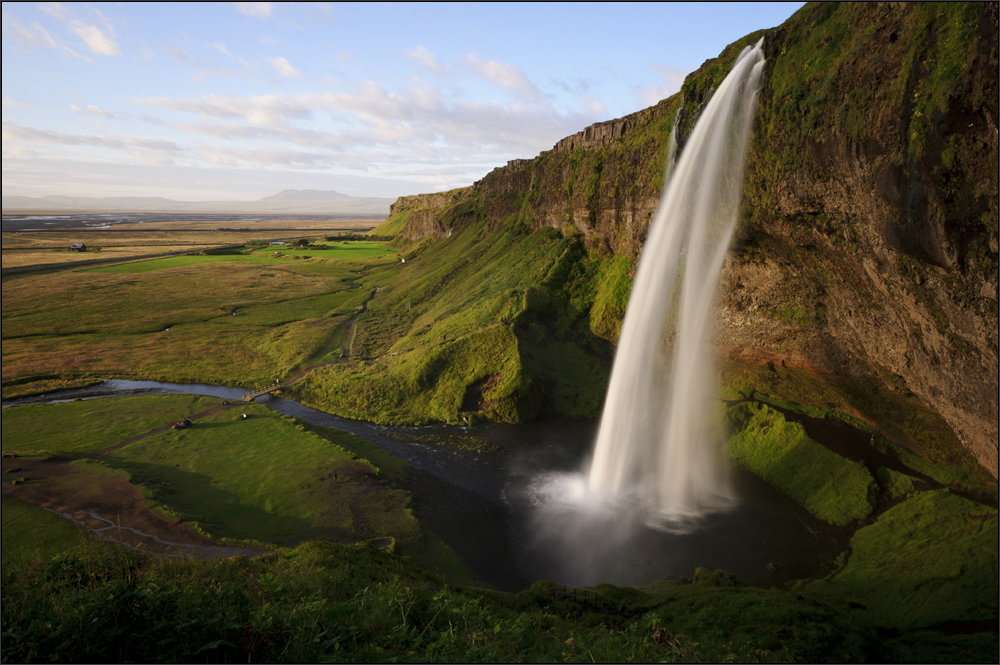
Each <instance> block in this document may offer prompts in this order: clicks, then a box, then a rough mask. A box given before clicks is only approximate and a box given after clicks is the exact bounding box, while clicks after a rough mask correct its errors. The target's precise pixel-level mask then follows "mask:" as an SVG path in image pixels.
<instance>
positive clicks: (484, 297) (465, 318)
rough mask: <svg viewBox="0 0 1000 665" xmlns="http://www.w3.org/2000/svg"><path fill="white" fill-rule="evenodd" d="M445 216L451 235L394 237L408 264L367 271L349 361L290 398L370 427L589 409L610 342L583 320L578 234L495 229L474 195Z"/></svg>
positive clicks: (586, 279) (585, 276) (588, 270)
mask: <svg viewBox="0 0 1000 665" xmlns="http://www.w3.org/2000/svg"><path fill="white" fill-rule="evenodd" d="M401 214H402V213H401ZM390 221H391V219H390ZM448 222H449V224H450V225H451V233H450V235H449V237H447V238H443V239H432V238H428V239H425V240H423V241H421V242H419V243H414V242H407V241H405V240H403V239H401V240H398V241H397V243H396V244H397V246H398V248H399V249H400V250H401V251H400V253H401V256H402V257H403V258H404V259H406V262H405V263H400V264H397V265H394V266H392V267H385V268H378V267H375V268H372V269H369V270H368V271H366V272H365V273H364V275H363V276H362V278H361V279H362V280H363V282H364V284H365V285H366V287H367V288H372V289H374V288H376V287H378V288H379V290H378V293H377V294H376V297H375V298H374V299H373V300H372V301H371V302H370V303H369V305H368V310H367V311H366V312H365V313H364V314H363V315H362V316H361V317H360V318H359V322H358V328H357V333H356V337H355V340H354V344H353V347H352V357H353V358H354V359H356V361H355V362H353V363H351V364H348V365H344V366H337V367H330V368H326V369H324V370H322V371H320V372H315V373H314V374H313V375H311V376H310V377H308V378H307V379H306V380H305V381H303V382H302V383H300V384H297V385H296V386H295V389H294V390H295V392H296V394H298V395H299V396H301V397H302V398H303V399H305V400H306V401H308V402H310V403H311V404H314V405H317V406H319V407H320V408H323V409H325V410H328V411H332V412H334V413H339V414H342V415H348V416H351V417H364V418H365V419H369V420H375V421H376V422H400V423H401V422H430V421H440V422H465V421H466V419H476V418H480V419H482V418H486V419H490V420H494V421H505V422H519V421H524V420H528V419H532V418H534V417H537V416H538V415H539V414H540V413H542V412H543V411H550V412H556V413H563V414H567V415H574V416H577V417H586V416H593V415H595V414H596V410H597V409H598V408H599V403H600V399H601V394H602V392H603V386H604V384H605V383H606V381H607V371H608V370H607V363H608V356H609V349H608V347H607V345H606V343H605V342H603V341H602V340H600V339H599V338H597V337H596V336H594V335H593V333H591V331H590V329H589V326H588V318H589V312H588V308H589V301H590V300H591V299H592V295H591V292H592V291H593V290H594V282H595V278H596V277H598V276H599V267H598V266H597V265H596V264H595V262H594V261H592V260H591V259H590V258H588V256H587V253H586V251H585V249H584V248H583V247H582V245H581V243H580V241H579V239H578V238H574V237H563V236H562V234H560V233H559V232H556V231H554V230H552V229H547V230H543V231H539V232H534V233H532V232H531V231H530V230H529V229H528V227H527V226H526V225H524V224H523V223H522V222H520V221H519V220H517V219H512V220H510V222H509V223H508V224H507V225H506V226H504V227H503V228H501V229H499V230H496V231H495V232H492V233H491V232H489V230H488V229H487V228H486V222H485V216H484V214H483V211H482V207H481V206H480V204H479V203H478V201H477V200H476V199H475V198H469V199H467V200H464V201H461V202H460V203H458V204H455V205H454V207H453V208H452V209H450V210H449V211H448Z"/></svg>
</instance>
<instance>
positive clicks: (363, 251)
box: [254, 240, 399, 261]
mask: <svg viewBox="0 0 1000 665" xmlns="http://www.w3.org/2000/svg"><path fill="white" fill-rule="evenodd" d="M322 244H324V245H326V246H327V247H329V249H308V248H299V247H293V246H292V245H286V246H284V247H264V248H261V249H258V250H255V251H254V254H255V255H260V256H263V255H268V254H273V253H274V252H276V251H278V252H281V253H282V254H286V255H294V256H308V257H312V258H321V259H370V258H374V257H377V256H383V255H387V254H391V253H392V252H393V250H391V249H390V248H388V247H386V246H385V245H384V244H383V243H380V242H370V241H366V240H354V241H349V242H325V243H322ZM392 260H393V261H398V260H399V257H398V256H394V257H392Z"/></svg>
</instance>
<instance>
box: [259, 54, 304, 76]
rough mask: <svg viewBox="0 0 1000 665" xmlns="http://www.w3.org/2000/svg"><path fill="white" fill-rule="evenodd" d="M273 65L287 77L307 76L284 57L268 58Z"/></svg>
mask: <svg viewBox="0 0 1000 665" xmlns="http://www.w3.org/2000/svg"><path fill="white" fill-rule="evenodd" d="M266 60H267V61H268V62H270V63H271V66H272V67H274V68H275V69H276V70H278V73H279V74H281V75H282V76H284V77H285V78H299V79H301V78H305V75H304V74H303V73H302V72H300V71H299V70H298V69H296V68H295V67H293V66H292V63H290V62H288V60H285V59H284V58H280V57H279V58H266Z"/></svg>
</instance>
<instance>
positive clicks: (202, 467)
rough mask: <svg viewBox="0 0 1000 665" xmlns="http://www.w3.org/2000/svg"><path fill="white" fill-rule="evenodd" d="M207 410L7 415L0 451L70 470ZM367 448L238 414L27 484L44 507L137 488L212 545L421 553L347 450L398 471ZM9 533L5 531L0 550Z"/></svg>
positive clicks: (263, 415) (172, 406)
mask: <svg viewBox="0 0 1000 665" xmlns="http://www.w3.org/2000/svg"><path fill="white" fill-rule="evenodd" d="M219 404H221V401H220V400H219V399H218V398H207V397H198V396H191V395H137V396H130V397H110V398H101V399H91V400H81V401H73V402H62V403H56V404H46V405H29V406H17V407H8V408H7V409H5V410H4V428H3V447H4V450H5V451H7V450H12V449H13V450H17V451H18V454H19V456H20V457H22V458H30V457H31V456H32V455H48V454H51V453H58V454H60V455H62V456H64V457H65V458H67V459H72V458H73V457H76V456H79V455H84V454H88V453H94V452H96V451H98V450H101V449H104V448H108V447H109V446H113V445H115V444H117V443H120V442H122V441H125V440H127V439H130V438H132V437H135V436H137V435H141V434H146V433H148V432H150V431H151V430H154V429H156V428H158V427H162V426H164V425H167V424H170V423H172V422H176V421H177V420H179V419H181V418H183V417H185V416H193V415H197V414H199V413H201V412H205V411H208V410H209V409H210V408H212V407H215V406H218V405H219ZM242 414H248V416H249V417H248V418H245V419H244V418H242V417H241V416H242ZM345 446H348V447H345ZM369 448H370V446H368V444H365V442H363V441H361V440H360V439H357V438H356V437H354V436H353V435H350V434H346V433H343V432H336V431H333V430H323V431H322V436H321V435H320V434H317V433H314V432H312V431H309V430H307V429H306V428H305V427H303V426H301V425H298V424H296V423H295V422H294V421H292V420H290V419H288V418H286V417H284V416H281V415H279V414H277V413H275V412H273V411H271V410H270V409H267V408H266V407H263V406H260V405H257V404H247V405H241V406H238V407H236V408H229V409H223V410H221V411H218V412H216V413H214V414H209V415H206V416H205V417H202V418H198V419H196V420H195V421H194V424H193V425H192V426H191V427H190V428H187V429H176V430H175V429H168V430H166V431H164V432H160V433H158V434H152V435H151V436H147V437H145V438H142V439H140V440H138V441H136V442H134V443H131V444H129V445H126V446H124V447H122V448H118V449H116V450H112V451H110V452H108V453H106V454H104V455H102V456H101V457H100V458H99V462H100V463H99V464H94V463H93V462H86V461H83V460H81V461H77V462H73V463H72V464H73V465H74V468H75V472H73V473H68V474H66V473H64V474H56V475H52V476H50V477H49V479H48V480H42V481H39V482H42V483H48V484H50V485H51V486H52V487H51V488H50V493H49V496H51V493H52V492H54V493H55V494H56V495H58V494H59V493H60V492H59V488H63V489H64V490H65V491H67V492H69V491H71V492H72V493H74V494H76V495H80V496H83V497H84V498H86V497H101V496H102V495H106V494H107V490H106V489H102V488H104V485H105V484H106V483H103V484H102V479H104V476H105V475H106V474H112V475H114V476H115V477H116V479H117V481H118V482H120V481H121V479H123V478H124V479H126V480H127V481H128V482H130V483H131V484H132V485H136V486H138V487H140V488H142V493H144V494H145V495H147V496H148V497H150V500H151V501H152V503H153V505H154V506H158V507H159V509H160V510H161V511H163V512H164V513H165V514H167V515H168V516H170V517H173V518H175V519H179V520H181V521H183V522H186V523H190V524H194V525H196V526H197V528H198V529H199V530H200V531H202V532H203V533H205V534H206V535H209V536H211V537H213V538H223V539H233V540H249V541H257V542H262V543H268V544H272V545H289V544H295V543H298V542H302V541H304V540H315V539H324V540H332V541H335V542H356V541H359V540H365V539H370V538H380V537H392V538H394V539H395V540H396V542H397V543H399V544H400V545H401V546H403V547H404V548H407V549H409V550H412V551H413V552H414V553H416V554H418V555H419V554H420V553H421V552H423V551H424V549H425V546H426V543H425V538H424V533H423V530H422V528H421V526H420V524H419V523H418V522H417V520H416V518H415V517H414V516H413V514H412V513H411V511H410V509H409V507H408V503H409V495H408V494H407V493H405V492H403V491H402V490H399V489H395V488H393V487H391V483H390V482H389V481H386V482H384V483H383V482H382V481H383V480H384V479H385V476H381V475H380V473H379V469H378V468H377V467H376V466H374V465H372V464H371V463H370V462H368V461H366V460H365V459H363V458H361V457H359V456H358V451H361V452H367V453H370V454H373V455H375V456H376V458H377V459H380V460H381V461H382V463H383V466H385V467H386V469H387V470H388V471H390V472H391V473H392V474H394V475H398V474H399V473H400V472H401V467H400V466H399V465H400V464H401V463H398V462H393V461H392V460H391V458H388V457H387V456H385V454H384V453H380V451H377V450H369ZM81 464H82V466H80V465H81ZM404 466H405V465H404ZM102 474H103V475H102ZM87 488H91V489H87ZM102 500H105V501H106V500H108V499H107V497H105V498H104V499H102ZM5 505H6V504H5ZM22 512H23V511H22ZM12 514H13V513H12ZM18 514H20V513H18ZM5 520H6V510H5ZM45 524H47V523H45ZM25 528H27V527H25ZM44 528H45V529H46V530H48V529H49V527H48V526H45V527H44ZM14 533H15V532H11V533H10V534H9V533H8V532H7V531H6V521H5V531H4V541H5V543H6V541H7V540H8V537H13V536H14ZM16 533H20V531H18V532H16ZM60 542H61V541H60ZM5 546H6V545H5ZM12 546H13V545H12ZM444 563H449V562H442V565H443V564H444ZM450 563H451V564H452V565H454V563H455V562H454V561H451V562H450Z"/></svg>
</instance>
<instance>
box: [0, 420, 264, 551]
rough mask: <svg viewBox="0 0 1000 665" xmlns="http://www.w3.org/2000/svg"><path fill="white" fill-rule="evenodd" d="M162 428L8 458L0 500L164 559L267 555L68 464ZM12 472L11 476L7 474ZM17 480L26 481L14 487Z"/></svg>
mask: <svg viewBox="0 0 1000 665" xmlns="http://www.w3.org/2000/svg"><path fill="white" fill-rule="evenodd" d="M243 405H245V404H244V402H231V403H223V404H219V405H217V406H214V407H212V408H210V409H206V410H205V411H202V412H200V413H197V414H194V415H192V416H189V417H190V419H191V420H192V421H196V420H200V419H201V418H204V417H206V416H210V415H212V414H214V413H218V412H219V411H223V410H225V409H231V408H233V407H235V406H243ZM171 427H173V424H170V425H164V426H162V427H157V428H155V429H152V430H149V431H148V432H144V433H143V434H139V435H137V436H133V437H131V438H129V439H126V440H124V441H121V442H119V443H116V444H114V445H112V446H108V447H107V448H104V449H103V450H99V451H98V452H96V453H91V454H86V455H79V456H77V457H76V458H75V459H72V460H67V459H65V458H62V457H58V458H50V459H30V458H21V457H17V458H11V457H5V458H4V459H3V464H2V467H3V472H4V473H3V480H4V482H3V484H2V488H3V490H2V495H3V497H4V498H10V499H17V500H18V501H23V502H24V503H30V504H32V505H34V506H38V507H39V508H44V509H46V510H49V511H52V512H54V513H56V514H58V515H62V516H63V517H66V518H67V519H71V520H73V521H74V522H76V523H78V524H80V525H81V526H83V527H85V528H87V529H89V530H90V531H92V532H93V533H95V534H96V535H97V536H98V537H100V538H104V539H106V540H112V541H114V542H117V543H120V544H122V545H124V546H126V547H130V548H132V549H137V550H142V551H144V552H151V553H153V554H159V555H168V556H189V557H194V558H198V559H211V558H217V557H229V556H234V555H237V554H243V555H246V556H256V555H258V554H263V553H264V552H266V551H267V550H264V549H259V548H251V547H239V546H232V545H225V544H221V543H217V542H215V541H212V540H211V539H209V538H206V537H204V536H202V535H201V534H199V533H198V532H197V531H195V530H194V529H192V528H191V527H189V526H186V525H184V524H181V523H179V522H176V521H174V520H171V519H169V518H167V517H165V516H164V515H162V514H160V513H158V512H156V511H155V510H153V509H152V508H150V507H149V501H148V499H147V498H146V496H145V495H144V494H143V493H142V492H140V491H139V488H138V487H136V486H135V485H133V484H132V483H130V482H129V481H128V480H126V479H125V478H124V477H122V476H118V475H115V474H109V473H106V472H105V473H99V472H96V471H95V472H89V473H88V471H87V470H86V469H85V468H81V467H80V466H78V465H75V464H73V462H75V461H77V460H96V459H99V458H100V457H101V456H102V455H105V454H107V453H109V452H111V451H114V450H118V449H119V448H123V447H125V446H127V445H130V444H132V443H135V442H137V441H141V440H142V439H145V438H147V437H150V436H153V435H154V434H159V433H160V432H165V431H167V430H169V429H171ZM12 469H17V471H16V472H15V471H11V470H12ZM21 477H26V478H28V479H29V480H28V482H25V483H22V484H18V485H14V483H13V480H14V479H17V478H21Z"/></svg>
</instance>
